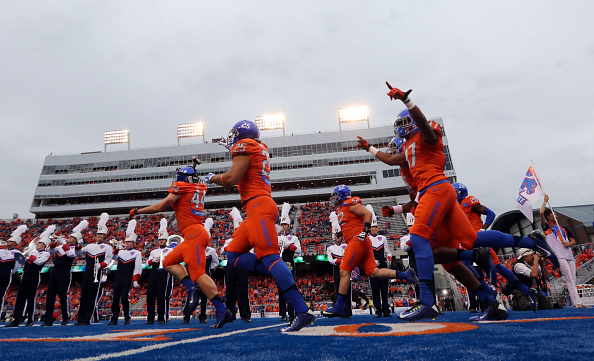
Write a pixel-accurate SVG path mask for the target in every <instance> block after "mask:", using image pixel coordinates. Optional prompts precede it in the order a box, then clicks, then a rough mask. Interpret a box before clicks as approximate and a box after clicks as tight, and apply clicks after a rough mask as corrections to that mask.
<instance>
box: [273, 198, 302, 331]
mask: <svg viewBox="0 0 594 361" xmlns="http://www.w3.org/2000/svg"><path fill="white" fill-rule="evenodd" d="M290 210H291V205H290V204H289V203H286V202H285V203H283V206H282V208H281V218H280V225H281V227H282V230H281V234H280V235H279V237H278V246H279V249H280V255H281V258H282V260H283V262H285V263H286V264H287V267H289V270H291V273H293V278H295V276H296V274H297V270H296V269H295V255H301V242H299V238H297V236H295V235H291V234H290V232H289V231H290V229H291V217H289V211H290ZM278 303H279V311H278V312H279V316H281V321H286V320H287V309H288V311H289V323H290V324H292V323H293V320H294V319H295V311H294V310H293V307H292V306H291V304H290V303H288V302H287V299H286V298H285V295H284V294H283V293H282V292H279V293H278ZM287 304H288V306H287Z"/></svg>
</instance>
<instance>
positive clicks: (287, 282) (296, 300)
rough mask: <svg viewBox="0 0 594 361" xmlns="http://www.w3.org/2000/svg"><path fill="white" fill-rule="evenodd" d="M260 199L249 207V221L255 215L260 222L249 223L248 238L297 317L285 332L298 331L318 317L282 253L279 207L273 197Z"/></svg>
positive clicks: (247, 207) (252, 202)
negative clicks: (279, 248)
mask: <svg viewBox="0 0 594 361" xmlns="http://www.w3.org/2000/svg"><path fill="white" fill-rule="evenodd" d="M256 200H257V202H254V200H253V201H251V202H248V203H247V204H246V211H247V212H249V213H248V218H249V217H250V216H253V217H255V219H256V222H251V223H249V224H248V226H249V228H248V237H249V239H250V243H251V244H253V245H254V248H255V251H256V256H257V258H258V259H261V260H262V266H263V267H265V268H266V270H267V271H268V272H270V274H271V275H272V277H273V278H274V280H275V281H276V284H277V285H278V286H279V288H280V290H281V291H282V292H283V293H284V295H285V297H286V298H287V300H288V301H289V302H290V303H291V306H293V309H294V310H295V314H296V315H297V319H296V320H295V322H294V323H293V324H292V325H291V326H289V327H287V328H285V329H284V331H286V332H293V331H298V330H300V329H301V328H303V327H305V326H307V325H308V324H311V323H312V322H313V321H314V320H315V317H314V316H313V314H311V313H309V312H308V311H309V307H308V306H307V304H306V303H305V301H304V300H303V297H302V296H301V293H300V292H299V290H298V289H297V286H296V285H295V280H294V278H293V273H291V270H290V269H289V267H287V264H286V263H285V262H283V261H282V259H281V258H280V255H279V254H278V237H277V234H276V226H275V223H276V219H277V217H278V208H277V207H276V204H275V203H274V201H273V200H272V198H268V197H258V198H256ZM254 204H255V205H257V207H255V206H254ZM231 243H233V241H231Z"/></svg>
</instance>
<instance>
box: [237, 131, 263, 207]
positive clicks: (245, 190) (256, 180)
mask: <svg viewBox="0 0 594 361" xmlns="http://www.w3.org/2000/svg"><path fill="white" fill-rule="evenodd" d="M236 155H247V156H249V157H250V165H249V168H248V170H247V171H246V172H245V174H244V175H243V177H242V178H241V181H240V182H239V184H237V189H238V190H239V195H240V196H241V201H242V202H245V201H247V200H248V199H251V198H254V197H256V196H262V195H265V196H269V197H270V192H271V190H272V189H271V187H270V156H269V155H268V147H267V146H266V144H263V143H258V142H256V141H255V140H253V139H242V140H240V141H238V142H237V143H235V144H234V145H233V147H232V148H231V157H235V156H236Z"/></svg>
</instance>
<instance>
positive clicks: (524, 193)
mask: <svg viewBox="0 0 594 361" xmlns="http://www.w3.org/2000/svg"><path fill="white" fill-rule="evenodd" d="M537 188H538V180H537V179H536V175H535V174H534V172H532V167H530V168H528V171H527V172H526V176H524V180H523V181H522V185H520V192H519V194H518V199H517V202H518V203H519V204H522V205H523V204H524V203H526V201H527V200H528V198H530V196H532V195H534V193H535V192H536V190H537Z"/></svg>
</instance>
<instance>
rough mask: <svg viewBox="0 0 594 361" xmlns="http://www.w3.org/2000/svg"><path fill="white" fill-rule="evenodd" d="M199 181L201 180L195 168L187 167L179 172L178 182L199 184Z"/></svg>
mask: <svg viewBox="0 0 594 361" xmlns="http://www.w3.org/2000/svg"><path fill="white" fill-rule="evenodd" d="M199 181H200V178H199V177H198V176H197V173H196V169H194V167H190V166H186V167H181V168H179V169H178V170H177V177H176V182H187V183H198V182H199Z"/></svg>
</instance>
